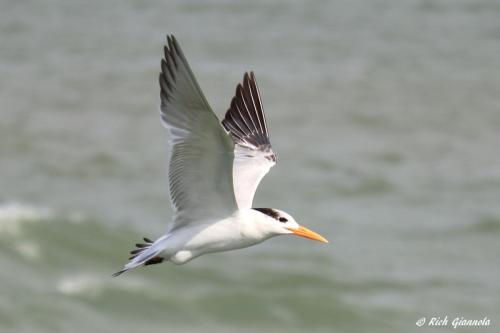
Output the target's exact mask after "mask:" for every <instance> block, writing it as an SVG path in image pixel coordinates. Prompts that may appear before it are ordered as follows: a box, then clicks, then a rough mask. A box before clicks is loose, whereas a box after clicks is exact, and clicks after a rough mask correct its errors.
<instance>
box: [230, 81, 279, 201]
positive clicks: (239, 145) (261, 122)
mask: <svg viewBox="0 0 500 333" xmlns="http://www.w3.org/2000/svg"><path fill="white" fill-rule="evenodd" d="M222 125H224V127H225V128H226V129H227V130H228V131H229V132H230V133H231V137H232V138H233V141H234V143H235V147H234V164H233V183H234V194H235V196H236V201H237V203H238V207H239V208H240V209H243V208H251V207H252V201H253V197H254V195H255V191H256V190H257V187H258V186H259V183H260V181H261V180H262V178H263V177H264V176H265V175H266V174H267V173H268V172H269V169H270V168H271V167H272V166H274V165H275V164H276V155H275V154H274V152H273V150H272V148H271V142H270V141H269V133H268V131H267V123H266V116H265V115H264V110H263V108H262V101H261V98H260V94H259V89H258V87H257V81H256V80H255V76H254V74H253V72H250V74H248V73H245V76H244V77H243V85H241V84H238V86H237V87H236V93H235V96H234V97H233V100H232V101H231V106H230V108H229V110H228V111H227V112H226V116H225V117H224V120H223V121H222Z"/></svg>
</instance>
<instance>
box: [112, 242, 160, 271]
mask: <svg viewBox="0 0 500 333" xmlns="http://www.w3.org/2000/svg"><path fill="white" fill-rule="evenodd" d="M166 238H167V237H166V236H163V237H161V238H159V239H157V240H156V241H155V242H153V241H152V240H150V239H149V238H146V237H144V241H145V243H144V244H143V243H137V244H135V246H136V247H137V248H136V249H134V250H132V251H130V254H131V256H130V258H129V262H128V263H127V264H126V265H125V266H124V267H123V269H121V270H119V271H118V272H116V273H113V274H112V276H113V277H117V276H119V275H121V274H123V273H125V272H127V271H128V270H131V269H132V268H135V267H138V266H141V265H144V266H148V265H154V264H159V263H161V262H163V261H164V258H163V257H160V256H158V254H159V253H160V252H161V251H163V250H164V249H165V243H164V241H165V240H166Z"/></svg>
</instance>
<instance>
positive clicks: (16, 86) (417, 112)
mask: <svg viewBox="0 0 500 333" xmlns="http://www.w3.org/2000/svg"><path fill="white" fill-rule="evenodd" d="M167 33H168V34H170V33H172V34H175V35H176V36H177V38H178V40H179V42H180V44H181V46H182V47H183V49H184V52H185V53H186V56H187V57H188V60H189V61H190V63H191V66H192V68H193V71H194V72H195V74H196V76H197V78H198V81H199V83H200V85H201V86H202V88H203V90H204V92H205V95H206V96H207V98H208V100H209V101H210V103H211V105H212V107H213V108H214V110H216V111H217V113H218V115H219V117H221V116H222V115H223V113H224V112H225V110H226V109H227V107H228V104H229V101H230V99H231V97H232V95H233V93H234V89H235V87H236V84H237V83H238V82H240V81H241V79H242V76H243V73H244V71H246V70H253V71H254V72H255V74H256V77H257V80H258V82H259V87H260V91H261V94H262V98H263V102H264V107H265V111H266V113H267V119H268V126H269V128H270V131H271V141H272V143H273V147H274V149H275V151H276V152H277V154H278V164H277V166H276V167H275V168H273V170H272V171H271V172H270V173H269V174H268V175H267V176H266V178H265V179H264V181H263V182H262V184H261V186H260V188H259V190H258V192H257V195H256V198H255V206H258V207H276V208H280V209H283V210H285V211H287V212H289V213H291V214H292V215H293V216H294V217H295V218H296V220H297V221H299V222H300V223H301V224H304V225H306V226H308V227H310V228H312V229H313V230H317V231H318V232H320V233H321V234H323V235H325V237H326V238H328V239H329V240H330V243H329V244H327V245H325V244H321V243H316V242H309V241H306V240H303V239H298V238H293V237H279V238H275V239H272V240H270V241H267V242H265V243H263V244H261V245H259V246H256V247H253V248H248V249H245V250H241V251H237V252H228V253H222V254H215V255H207V256H204V257H200V258H199V259H197V260H194V261H192V262H191V263H189V264H187V265H184V266H175V265H157V266H154V267H148V268H146V269H141V270H136V271H133V272H131V273H130V274H127V275H124V276H121V277H120V278H115V279H114V278H111V276H110V275H111V273H113V272H114V271H116V270H117V269H118V268H119V267H120V266H121V265H122V264H123V263H124V261H125V259H126V257H127V252H128V251H129V250H130V249H131V246H133V244H134V243H135V242H136V241H138V240H140V239H141V238H142V237H143V236H147V237H151V238H154V237H157V236H159V235H160V234H161V233H162V232H163V231H164V230H165V228H166V226H167V224H168V223H169V221H170V218H171V214H172V212H171V208H170V204H169V202H168V196H167V195H168V192H167V179H166V161H167V153H168V146H167V144H166V143H167V135H166V133H165V132H164V130H163V129H162V127H161V125H160V122H159V114H158V102H159V98H158V94H159V89H158V86H157V73H158V71H159V63H160V59H161V52H162V51H161V50H162V45H163V43H164V42H165V35H166V34H167ZM0 41H1V46H0V267H1V268H0V332H2V333H3V332H6V333H9V332H16V333H17V332H121V333H126V332H139V331H140V332H142V331H144V332H146V331H147V332H264V331H265V332H422V331H431V330H432V331H436V332H440V331H443V332H445V331H455V330H453V328H452V327H451V323H449V324H448V325H447V327H440V328H434V329H432V328H431V327H428V326H425V327H417V325H416V324H415V323H416V321H417V320H418V319H419V318H421V317H426V318H427V320H429V319H430V318H431V317H441V318H444V317H445V316H448V320H449V321H450V322H451V320H452V319H453V318H455V317H464V318H466V319H482V318H484V317H487V318H488V319H489V320H490V326H488V327H460V328H458V329H457V330H456V331H459V332H498V330H499V325H500V265H499V264H498V254H499V253H500V151H499V145H500V56H499V54H500V4H499V3H498V1H494V0H484V1H483V0H478V1H465V0H440V1H431V0H427V1H423V0H418V1H417V0H402V1H389V0H377V1H347V0H344V1H310V2H305V1H273V2H271V1H254V2H245V1H211V2H202V1H190V2H187V1H180V0H178V1H148V2H138V1H132V0H127V1H113V0H112V1H95V0H90V1H62V0H46V1H35V0H31V1H30V0H26V1H15V0H3V1H2V2H0Z"/></svg>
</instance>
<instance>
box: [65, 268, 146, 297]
mask: <svg viewBox="0 0 500 333" xmlns="http://www.w3.org/2000/svg"><path fill="white" fill-rule="evenodd" d="M149 285H150V284H149V283H148V282H147V281H145V280H138V279H135V278H132V279H128V280H123V279H122V280H121V281H120V280H118V279H114V278H112V277H111V275H109V274H108V275H94V274H87V273H85V274H78V275H71V276H66V277H63V278H61V279H59V280H58V281H57V284H56V289H57V291H59V292H60V293H62V294H65V295H68V296H90V297H97V296H99V295H100V294H101V293H102V292H103V291H104V290H105V289H108V288H110V289H121V290H126V291H132V292H137V291H143V290H145V289H148V288H149V287H150V286H149Z"/></svg>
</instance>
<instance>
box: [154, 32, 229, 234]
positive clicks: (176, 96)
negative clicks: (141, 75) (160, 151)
mask: <svg viewBox="0 0 500 333" xmlns="http://www.w3.org/2000/svg"><path fill="white" fill-rule="evenodd" d="M167 41H168V45H167V46H165V58H164V59H163V60H162V61H161V73H160V88H161V92H160V98H161V107H160V109H161V118H162V120H163V123H164V124H165V126H166V127H167V129H168V130H169V132H170V136H171V140H170V143H171V145H172V153H171V156H170V165H169V185H170V199H171V201H172V206H173V208H174V212H175V218H174V224H173V226H172V229H176V228H178V227H179V226H182V225H185V224H187V223H192V222H196V221H200V220H207V219H216V218H221V217H226V216H228V215H229V214H231V213H233V212H234V211H235V210H236V209H237V206H236V201H235V197H234V190H233V177H232V167H233V160H234V153H233V149H234V145H233V142H232V140H231V137H230V136H229V134H228V133H227V132H226V131H225V130H224V128H223V127H222V126H221V124H220V123H219V120H218V119H217V116H216V115H215V114H214V113H213V111H212V109H211V108H210V106H209V105H208V102H207V100H206V99H205V96H204V95H203V93H202V91H201V89H200V87H199V85H198V83H197V82H196V79H195V77H194V75H193V73H192V72H191V69H190V68H189V65H188V63H187V60H186V58H185V57H184V54H183V52H182V50H181V48H180V47H179V44H178V43H177V41H176V39H175V38H174V37H173V36H168V37H167Z"/></svg>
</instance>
